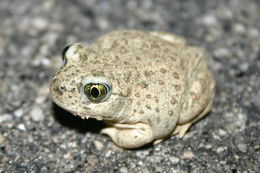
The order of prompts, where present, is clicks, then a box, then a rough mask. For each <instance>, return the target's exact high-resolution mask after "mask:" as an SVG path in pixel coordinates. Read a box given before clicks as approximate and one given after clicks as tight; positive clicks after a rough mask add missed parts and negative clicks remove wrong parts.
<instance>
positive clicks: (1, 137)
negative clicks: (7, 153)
mask: <svg viewBox="0 0 260 173" xmlns="http://www.w3.org/2000/svg"><path fill="white" fill-rule="evenodd" d="M4 141H5V138H4V136H3V135H1V134H0V144H2V143H4Z"/></svg>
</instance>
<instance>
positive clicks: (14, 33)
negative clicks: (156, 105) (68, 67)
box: [0, 0, 260, 173]
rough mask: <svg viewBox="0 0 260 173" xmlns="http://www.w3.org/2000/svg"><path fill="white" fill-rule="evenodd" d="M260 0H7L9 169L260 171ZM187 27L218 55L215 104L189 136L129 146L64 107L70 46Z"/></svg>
mask: <svg viewBox="0 0 260 173" xmlns="http://www.w3.org/2000/svg"><path fill="white" fill-rule="evenodd" d="M259 11H260V3H259V0H247V1H244V0H232V1H229V0H218V1H217V0H201V1H199V0H186V1H181V0H176V1H171V0H162V1H152V0H145V1H138V0H129V1H120V0H111V1H105V0H64V1H58V0H19V1H18V0H1V2H0V14H1V15H0V21H1V22H0V79H1V82H0V172H12V173H16V172H17V173H21V172H28V173H33V172H37V173H38V172H41V173H42V172H43V173H45V172H46V173H48V172H52V173H58V172H67V173H69V172H97V173H98V172H108V173H109V172H111V173H112V172H121V173H135V172H142V173H146V172H147V173H149V172H173V173H179V172H183V173H186V172H187V173H189V172H195V173H203V172H207V173H218V172H221V173H222V172H226V173H258V172H260V164H259V163H260V70H259V69H260V12H259ZM121 28H128V29H141V30H145V31H150V30H161V31H169V32H173V33H176V34H179V35H182V36H184V37H186V38H187V39H188V42H189V43H190V44H193V45H197V46H202V47H205V48H206V49H207V50H208V52H209V53H210V55H211V58H210V59H209V66H210V68H211V69H212V71H213V72H214V73H215V76H216V80H217V93H216V98H215V103H214V107H213V110H212V112H211V113H210V114H209V116H207V117H205V118H204V119H203V120H202V121H199V122H198V123H196V124H195V125H194V126H192V128H191V129H190V130H189V132H188V133H187V135H186V136H185V137H184V138H183V139H179V138H178V137H176V136H173V137H171V138H170V139H168V140H166V141H164V142H162V143H160V144H158V145H155V146H151V145H147V146H145V147H142V148H140V149H135V150H122V149H120V148H118V147H116V146H115V145H114V144H113V143H112V142H111V140H110V139H109V138H108V137H106V136H103V135H101V134H99V133H98V132H99V130H100V129H101V128H102V127H103V126H104V125H103V124H102V123H101V122H99V121H96V120H91V119H90V120H81V119H79V118H77V117H74V116H72V115H71V114H69V113H68V112H66V111H64V110H62V109H61V108H59V107H57V106H55V105H54V104H53V102H52V101H51V99H50V97H49V93H48V81H49V78H50V77H51V75H52V74H54V72H55V70H56V69H57V68H58V67H59V66H60V65H61V64H62V62H61V57H60V52H61V50H62V48H63V47H64V46H65V45H67V44H69V43H74V42H79V41H86V42H91V41H93V40H94V39H95V38H97V37H98V36H100V35H102V34H104V33H106V32H108V31H112V30H114V29H121Z"/></svg>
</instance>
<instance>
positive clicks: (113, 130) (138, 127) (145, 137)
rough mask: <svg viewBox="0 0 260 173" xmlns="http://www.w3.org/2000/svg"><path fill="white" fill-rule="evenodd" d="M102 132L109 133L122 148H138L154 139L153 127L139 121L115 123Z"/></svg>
mask: <svg viewBox="0 0 260 173" xmlns="http://www.w3.org/2000/svg"><path fill="white" fill-rule="evenodd" d="M101 133H103V134H106V135H108V136H109V137H110V138H111V139H112V140H113V142H114V143H115V144H116V145H118V146H119V147H122V148H128V149H130V148H137V147H141V146H143V145H145V144H147V143H150V142H152V141H153V140H154V138H153V132H152V128H151V127H150V126H148V125H146V124H142V123H137V124H133V125H129V124H114V125H113V127H107V128H104V129H102V130H101Z"/></svg>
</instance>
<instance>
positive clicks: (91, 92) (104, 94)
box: [84, 83, 111, 102]
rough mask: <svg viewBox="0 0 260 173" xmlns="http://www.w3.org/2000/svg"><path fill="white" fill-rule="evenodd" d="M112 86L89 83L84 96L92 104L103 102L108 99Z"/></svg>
mask: <svg viewBox="0 0 260 173" xmlns="http://www.w3.org/2000/svg"><path fill="white" fill-rule="evenodd" d="M110 90H111V89H110V86H109V85H107V84H103V83H88V84H86V85H85V87H84V94H85V95H86V97H87V98H88V99H89V100H90V101H92V102H101V101H104V100H105V99H106V98H108V96H109V94H110Z"/></svg>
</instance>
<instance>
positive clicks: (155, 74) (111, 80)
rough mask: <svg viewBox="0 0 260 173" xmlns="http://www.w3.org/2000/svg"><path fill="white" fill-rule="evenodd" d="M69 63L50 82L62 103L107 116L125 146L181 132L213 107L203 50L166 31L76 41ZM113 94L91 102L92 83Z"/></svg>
mask: <svg viewBox="0 0 260 173" xmlns="http://www.w3.org/2000/svg"><path fill="white" fill-rule="evenodd" d="M64 56H65V59H66V60H67V63H66V64H65V65H63V66H62V67H61V68H60V69H59V71H58V72H57V73H56V74H55V76H54V77H53V78H52V80H51V83H50V92H51V96H52V98H53V100H54V102H56V103H57V104H58V105H59V106H61V107H62V108H64V109H66V110H67V111H69V112H71V113H72V114H74V115H77V116H80V117H81V118H83V119H84V118H89V117H90V118H96V119H98V120H104V121H105V122H106V123H107V125H108V127H106V128H104V129H103V130H102V131H101V133H103V134H107V135H108V136H110V137H111V139H112V140H113V142H114V143H115V144H116V145H118V146H120V147H122V148H136V147H140V146H143V145H145V144H147V143H150V142H153V143H158V142H160V141H161V140H163V139H165V138H167V137H169V136H171V135H174V134H177V133H178V134H179V135H180V136H183V135H184V134H185V132H186V131H187V130H188V128H189V127H190V126H191V124H192V123H194V122H196V121H197V120H199V119H200V118H202V117H203V116H204V115H206V113H208V112H209V111H210V109H211V107H212V102H213V97H214V93H215V80H214V77H213V74H212V73H211V72H210V71H209V70H208V67H207V57H208V56H207V54H206V53H205V51H204V50H203V49H200V48H197V47H192V46H187V45H186V41H185V39H184V38H182V37H179V36H176V35H173V34H169V33H163V32H141V31H132V30H120V31H114V32H111V33H108V34H106V35H104V36H103V37H101V38H99V39H98V40H97V41H96V42H95V43H93V44H92V45H85V44H83V43H77V44H74V45H72V46H70V47H69V49H68V50H67V51H66V52H65V55H64ZM89 81H92V82H96V83H99V82H100V83H106V84H108V85H109V86H111V88H112V89H111V92H110V93H109V94H108V95H107V98H106V99H105V100H103V101H101V102H91V101H90V100H88V99H87V97H86V95H85V94H84V92H83V88H84V85H85V84H86V83H87V82H89Z"/></svg>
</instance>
